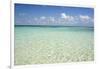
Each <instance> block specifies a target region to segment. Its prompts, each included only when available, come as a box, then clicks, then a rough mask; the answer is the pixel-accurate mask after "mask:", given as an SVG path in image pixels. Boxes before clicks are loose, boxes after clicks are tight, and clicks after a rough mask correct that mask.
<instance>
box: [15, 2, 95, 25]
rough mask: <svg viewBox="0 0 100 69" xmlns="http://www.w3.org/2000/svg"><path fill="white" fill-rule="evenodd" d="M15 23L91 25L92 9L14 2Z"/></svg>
mask: <svg viewBox="0 0 100 69" xmlns="http://www.w3.org/2000/svg"><path fill="white" fill-rule="evenodd" d="M15 25H63V26H93V25H94V9H93V8H82V7H68V6H50V5H34V4H15Z"/></svg>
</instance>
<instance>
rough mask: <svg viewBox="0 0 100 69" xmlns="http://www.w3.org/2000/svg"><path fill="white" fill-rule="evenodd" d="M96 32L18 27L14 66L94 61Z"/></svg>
mask: <svg viewBox="0 0 100 69" xmlns="http://www.w3.org/2000/svg"><path fill="white" fill-rule="evenodd" d="M93 36H94V31H93V28H89V27H88V28H87V27H32V26H31V27H30V26H25V27H24V26H16V27H15V47H14V49H15V50H14V51H15V54H14V57H15V58H14V64H15V65H26V64H28V65H29V64H48V63H65V62H81V61H93V60H94V41H93V40H94V38H93Z"/></svg>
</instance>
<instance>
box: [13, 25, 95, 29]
mask: <svg viewBox="0 0 100 69" xmlns="http://www.w3.org/2000/svg"><path fill="white" fill-rule="evenodd" d="M14 26H15V27H83V28H94V27H90V26H52V25H14Z"/></svg>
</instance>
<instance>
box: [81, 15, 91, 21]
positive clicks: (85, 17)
mask: <svg viewBox="0 0 100 69" xmlns="http://www.w3.org/2000/svg"><path fill="white" fill-rule="evenodd" d="M79 17H80V19H84V20H88V19H90V17H89V16H88V15H80V16H79Z"/></svg>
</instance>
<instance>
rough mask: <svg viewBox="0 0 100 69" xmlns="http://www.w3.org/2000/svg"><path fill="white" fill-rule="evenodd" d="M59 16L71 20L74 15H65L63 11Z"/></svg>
mask: <svg viewBox="0 0 100 69" xmlns="http://www.w3.org/2000/svg"><path fill="white" fill-rule="evenodd" d="M61 18H62V19H66V20H67V21H73V20H74V17H73V16H71V15H66V14H65V13H61Z"/></svg>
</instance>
